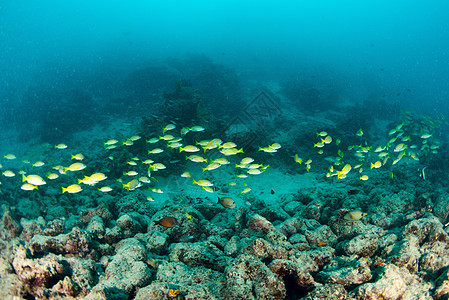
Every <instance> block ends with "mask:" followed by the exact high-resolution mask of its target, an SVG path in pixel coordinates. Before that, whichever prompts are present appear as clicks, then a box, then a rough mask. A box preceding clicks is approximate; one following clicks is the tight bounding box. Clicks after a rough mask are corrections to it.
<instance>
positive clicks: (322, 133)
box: [316, 131, 327, 137]
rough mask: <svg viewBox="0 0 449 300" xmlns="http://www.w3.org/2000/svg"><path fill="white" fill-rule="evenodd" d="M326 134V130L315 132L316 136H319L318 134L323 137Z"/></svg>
mask: <svg viewBox="0 0 449 300" xmlns="http://www.w3.org/2000/svg"><path fill="white" fill-rule="evenodd" d="M326 135H327V132H326V131H321V132H317V133H316V136H317V137H319V136H321V137H325V136H326Z"/></svg>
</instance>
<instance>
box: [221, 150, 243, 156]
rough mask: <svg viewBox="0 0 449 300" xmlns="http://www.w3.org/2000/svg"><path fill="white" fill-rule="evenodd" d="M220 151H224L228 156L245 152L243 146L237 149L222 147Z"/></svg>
mask: <svg viewBox="0 0 449 300" xmlns="http://www.w3.org/2000/svg"><path fill="white" fill-rule="evenodd" d="M220 152H221V153H223V154H224V155H226V156H229V155H236V154H237V153H243V148H240V149H236V148H228V149H221V150H220Z"/></svg>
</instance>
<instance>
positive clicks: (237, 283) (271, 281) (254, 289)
mask: <svg viewBox="0 0 449 300" xmlns="http://www.w3.org/2000/svg"><path fill="white" fill-rule="evenodd" d="M225 278H226V289H225V298H226V299H284V298H285V296H286V287H285V284H284V281H283V280H282V279H281V278H279V277H278V276H277V275H276V274H274V273H273V272H272V271H271V270H270V269H269V268H268V267H267V266H266V265H265V264H264V263H262V262H261V261H260V260H259V259H257V258H256V257H253V256H251V255H247V254H242V255H240V256H239V257H237V258H236V259H235V260H234V261H233V262H232V263H231V265H229V266H228V267H226V269H225Z"/></svg>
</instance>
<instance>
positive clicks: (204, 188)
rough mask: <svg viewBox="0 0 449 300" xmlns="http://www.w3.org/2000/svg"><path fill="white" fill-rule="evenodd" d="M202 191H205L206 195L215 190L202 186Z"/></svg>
mask: <svg viewBox="0 0 449 300" xmlns="http://www.w3.org/2000/svg"><path fill="white" fill-rule="evenodd" d="M201 188H202V189H203V190H205V191H206V192H208V193H213V192H215V189H213V188H212V187H210V186H202V187H201Z"/></svg>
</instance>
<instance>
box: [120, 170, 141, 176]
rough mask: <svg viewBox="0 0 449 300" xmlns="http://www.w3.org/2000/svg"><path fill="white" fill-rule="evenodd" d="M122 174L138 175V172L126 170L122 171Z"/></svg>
mask: <svg viewBox="0 0 449 300" xmlns="http://www.w3.org/2000/svg"><path fill="white" fill-rule="evenodd" d="M123 175H127V176H136V175H139V173H137V172H136V171H128V172H123Z"/></svg>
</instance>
